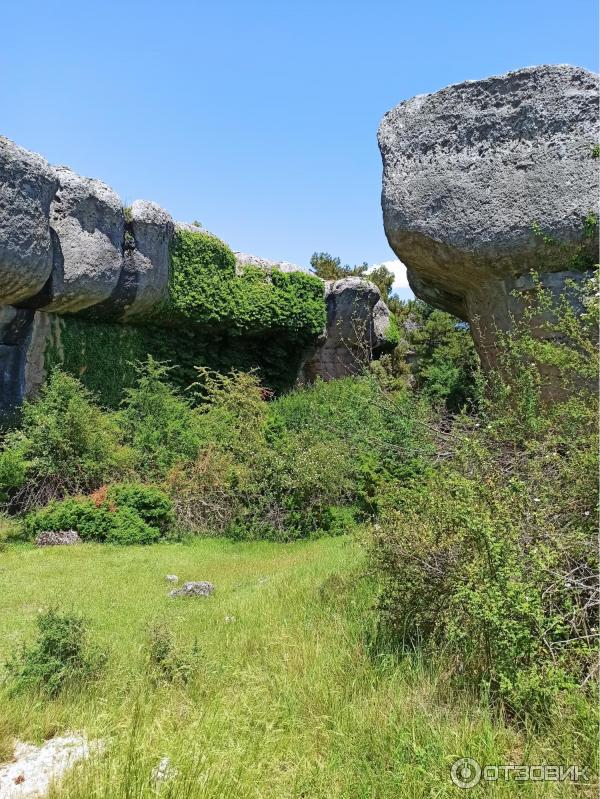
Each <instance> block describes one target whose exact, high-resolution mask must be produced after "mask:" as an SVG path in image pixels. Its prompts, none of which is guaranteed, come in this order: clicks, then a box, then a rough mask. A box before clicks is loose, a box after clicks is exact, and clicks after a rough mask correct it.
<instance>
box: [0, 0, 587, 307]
mask: <svg viewBox="0 0 600 799" xmlns="http://www.w3.org/2000/svg"><path fill="white" fill-rule="evenodd" d="M597 14H598V12H597V4H596V2H595V0H569V2H567V0H563V2H557V0H543V1H542V0H454V2H448V0H444V2H442V1H441V0H430V2H423V0H421V2H418V1H417V0H413V2H410V3H407V2H402V1H401V0H396V2H387V1H385V2H384V1H379V0H371V2H352V0H346V2H342V1H341V0H320V1H319V2H310V1H309V2H290V1H289V0H288V2H287V3H285V2H266V1H265V0H260V1H259V2H248V1H246V2H238V1H236V2H233V1H232V0H221V2H217V0H213V1H212V2H188V1H186V0H172V2H170V3H167V2H160V3H159V2H154V1H153V0H145V1H144V2H138V1H137V0H121V2H114V0H104V2H102V3H99V2H94V0H90V1H89V2H86V3H84V2H81V0H77V2H73V0H61V2H58V3H48V2H47V0H46V2H40V1H39V0H36V2H32V1H31V0H19V1H18V2H13V1H12V0H5V2H4V3H3V8H2V16H1V19H2V28H3V36H2V48H1V49H0V107H1V108H2V112H3V113H2V125H1V126H0V133H2V134H4V135H6V136H8V137H9V138H11V139H14V140H15V141H16V142H18V143H19V144H21V145H22V146H24V147H27V148H28V149H32V150H35V151H37V152H40V153H42V155H44V156H45V157H46V158H48V160H50V161H51V162H53V163H56V164H68V165H69V166H71V167H72V168H73V169H75V170H77V171H78V172H81V173H82V174H86V175H90V176H93V177H98V178H101V179H102V180H104V181H105V182H107V183H109V184H110V185H112V186H113V187H114V188H115V189H116V191H118V192H119V194H120V195H121V197H122V199H123V200H124V201H125V202H126V203H130V202H132V201H133V200H134V199H137V198H144V199H151V200H155V201H156V202H158V203H160V204H161V205H163V206H164V207H165V208H167V209H168V210H169V211H170V212H171V213H172V214H173V216H174V217H175V218H177V219H180V220H184V221H185V220H192V219H199V220H200V221H201V222H202V223H203V224H204V226H205V227H206V228H208V229H210V230H212V231H214V232H215V233H217V234H218V235H220V236H221V237H222V238H224V239H225V240H226V241H227V242H228V243H229V244H230V245H231V246H232V247H233V248H234V249H236V250H244V251H246V252H251V253H254V254H256V255H260V256H263V257H266V258H274V259H285V260H288V261H294V262H296V263H299V264H303V265H306V264H307V263H308V260H309V258H310V255H311V253H312V252H314V251H315V250H327V251H329V252H331V253H333V254H335V255H339V256H341V258H342V259H343V260H344V261H346V262H351V263H356V262H362V261H368V262H369V263H372V264H374V263H380V262H384V261H390V260H392V259H393V258H394V255H393V253H392V252H391V250H390V249H389V247H388V245H387V242H386V239H385V235H384V233H383V226H382V221H381V208H380V199H379V194H380V180H381V163H380V158H379V152H378V149H377V142H376V131H377V126H378V123H379V120H380V118H381V116H382V115H383V114H384V113H385V111H387V110H388V109H389V108H391V107H392V106H394V105H396V104H397V103H398V102H400V101H401V100H403V99H406V98H408V97H412V96H413V95H415V94H422V93H424V92H431V91H435V90H436V89H440V88H442V87H443V86H446V85H448V84H450V83H456V82H458V81H462V80H466V79H473V78H483V77H486V76H488V75H493V74H499V73H502V72H506V71H508V70H511V69H517V68H519V67H522V66H527V65H532V64H539V63H571V64H578V65H581V66H584V67H588V68H590V69H594V70H596V69H597V41H596V40H597V29H598V19H597ZM398 274H399V286H400V288H401V289H402V285H401V284H402V283H403V279H402V272H401V269H400V270H398ZM401 293H402V294H406V292H405V291H401Z"/></svg>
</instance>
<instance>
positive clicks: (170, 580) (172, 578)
mask: <svg viewBox="0 0 600 799" xmlns="http://www.w3.org/2000/svg"><path fill="white" fill-rule="evenodd" d="M165 580H166V581H167V582H168V583H176V582H177V580H179V577H178V576H177V575H176V574H167V575H165Z"/></svg>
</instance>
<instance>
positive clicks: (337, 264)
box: [310, 252, 395, 302]
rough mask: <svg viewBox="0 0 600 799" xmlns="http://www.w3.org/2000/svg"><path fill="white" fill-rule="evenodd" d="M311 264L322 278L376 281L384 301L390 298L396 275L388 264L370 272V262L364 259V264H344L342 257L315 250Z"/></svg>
mask: <svg viewBox="0 0 600 799" xmlns="http://www.w3.org/2000/svg"><path fill="white" fill-rule="evenodd" d="M310 265H311V267H312V269H313V271H314V273H315V275H316V276H317V277H320V278H321V279H322V280H341V279H342V278H344V277H364V278H365V279H366V280H370V281H371V283H375V285H376V286H377V288H378V289H379V291H380V292H381V296H382V298H383V300H384V302H387V301H388V299H389V298H390V294H391V291H392V286H393V285H394V280H395V276H394V273H393V272H391V271H390V270H389V269H388V268H387V267H386V266H384V265H383V264H381V265H380V266H378V267H376V268H375V269H373V270H372V271H371V272H369V273H368V274H367V272H368V269H369V264H368V263H367V262H366V261H363V263H362V264H357V265H356V266H349V265H348V264H344V265H343V266H342V261H341V259H340V258H334V256H333V255H330V253H328V252H315V253H313V254H312V255H311V258H310Z"/></svg>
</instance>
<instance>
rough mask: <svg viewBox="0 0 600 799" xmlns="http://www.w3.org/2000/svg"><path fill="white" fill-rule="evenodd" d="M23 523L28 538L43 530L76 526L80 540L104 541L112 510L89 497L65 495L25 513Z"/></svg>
mask: <svg viewBox="0 0 600 799" xmlns="http://www.w3.org/2000/svg"><path fill="white" fill-rule="evenodd" d="M23 526H24V530H25V533H26V534H27V535H28V536H29V537H31V538H33V537H34V536H36V535H38V533H41V532H44V531H46V530H57V531H59V530H76V531H77V532H78V533H79V535H80V536H81V538H82V539H83V540H84V541H88V540H89V541H106V539H107V537H108V533H109V531H110V529H111V526H112V514H111V513H110V511H109V510H108V509H107V508H103V507H98V506H97V505H96V504H95V503H94V501H93V500H92V499H90V498H89V497H68V498H67V499H63V500H53V501H52V502H50V503H49V504H48V505H46V507H45V508H41V509H40V510H37V511H34V512H32V513H29V514H27V516H26V517H25V520H24V523H23Z"/></svg>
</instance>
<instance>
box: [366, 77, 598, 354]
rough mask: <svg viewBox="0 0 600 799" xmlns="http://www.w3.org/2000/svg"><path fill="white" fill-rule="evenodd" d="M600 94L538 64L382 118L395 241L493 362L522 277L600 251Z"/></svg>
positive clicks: (387, 207)
mask: <svg viewBox="0 0 600 799" xmlns="http://www.w3.org/2000/svg"><path fill="white" fill-rule="evenodd" d="M598 88H599V83H598V76H596V75H594V74H593V73H591V72H588V71H587V70H585V69H581V68H579V67H572V66H565V65H558V66H539V67H528V68H526V69H521V70H519V71H517V72H510V73H508V74H506V75H501V76H499V77H493V78H488V79H486V80H479V81H467V82H465V83H461V84H457V85H454V86H449V87H448V88H446V89H442V90H441V91H439V92H436V93H434V94H429V95H421V96H418V97H414V98H413V99H412V100H407V101H405V102H403V103H400V105H398V106H397V107H396V108H394V109H393V110H392V111H390V112H389V113H387V114H386V115H385V117H384V118H383V120H382V122H381V125H380V128H379V136H378V138H379V147H380V150H381V155H382V159H383V168H384V173H383V192H382V207H383V218H384V226H385V232H386V235H387V237H388V241H389V243H390V246H391V247H392V249H393V250H394V252H395V253H396V254H397V255H398V257H399V258H401V259H402V261H403V262H404V263H405V264H406V266H407V268H408V278H409V283H410V285H411V287H412V289H413V291H414V292H415V294H416V295H417V296H419V297H421V298H422V299H424V300H426V301H428V302H430V303H431V304H432V305H435V306H437V307H440V308H442V309H444V310H448V311H450V312H451V313H454V314H456V315H457V316H460V317H461V318H463V319H466V320H468V321H470V322H471V323H472V324H473V326H474V327H475V325H474V323H475V322H477V326H478V327H479V329H480V333H479V334H477V333H476V339H477V340H478V345H479V350H480V353H481V354H483V355H484V361H486V360H488V361H489V360H490V359H489V358H488V355H489V352H486V347H489V346H491V347H492V350H493V334H492V333H491V332H490V331H491V330H492V329H493V326H494V324H497V325H499V326H500V327H501V328H506V327H507V326H508V325H509V324H510V323H509V308H508V305H509V302H508V297H509V295H510V290H511V288H512V286H513V282H514V280H515V279H516V278H518V276H519V275H523V274H525V273H527V272H529V271H530V270H532V269H536V270H538V271H540V272H543V273H544V272H546V273H547V272H565V271H568V269H569V261H570V259H571V258H572V257H573V256H574V255H576V254H578V253H579V254H581V253H582V252H583V253H584V254H585V253H587V254H588V255H591V254H594V253H596V252H597V247H598V240H597V235H596V236H592V237H591V238H586V236H585V232H584V218H585V217H586V215H588V214H589V212H590V211H596V210H597V198H598V171H597V165H598V162H597V161H596V160H594V159H593V158H592V147H593V145H594V143H595V142H596V141H597V136H598ZM535 225H537V226H539V230H541V231H542V232H543V234H545V235H546V236H550V237H551V238H552V239H553V240H554V241H555V242H556V244H555V245H552V246H548V245H547V244H545V243H544V240H543V237H542V236H540V235H536V233H535V232H534V226H535ZM492 297H493V298H494V299H493V301H491V299H492ZM492 360H493V358H492Z"/></svg>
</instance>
